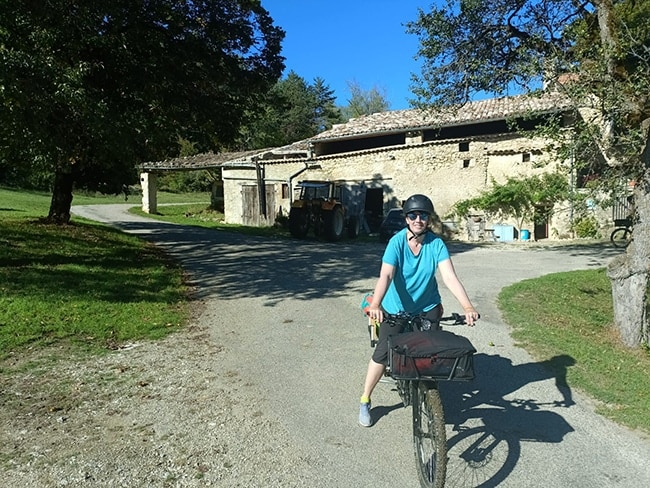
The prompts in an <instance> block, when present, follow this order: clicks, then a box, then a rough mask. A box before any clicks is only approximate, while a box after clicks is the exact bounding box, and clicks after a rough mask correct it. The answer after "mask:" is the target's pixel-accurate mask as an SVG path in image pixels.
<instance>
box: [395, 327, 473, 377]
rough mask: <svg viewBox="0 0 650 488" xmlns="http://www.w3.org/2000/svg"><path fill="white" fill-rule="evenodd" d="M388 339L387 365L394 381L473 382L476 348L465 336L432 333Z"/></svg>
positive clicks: (445, 332) (407, 333) (399, 335)
mask: <svg viewBox="0 0 650 488" xmlns="http://www.w3.org/2000/svg"><path fill="white" fill-rule="evenodd" d="M388 340H389V342H388V346H389V354H388V366H389V368H390V375H391V376H392V377H393V378H395V379H398V380H426V379H432V380H456V381H467V380H472V379H474V356H473V355H474V353H475V352H476V349H475V348H474V346H473V345H472V343H471V342H470V341H469V339H467V338H466V337H463V336H460V335H456V334H454V333H452V332H449V331H447V330H436V331H416V332H405V333H403V334H397V335H394V336H391V337H389V339H388Z"/></svg>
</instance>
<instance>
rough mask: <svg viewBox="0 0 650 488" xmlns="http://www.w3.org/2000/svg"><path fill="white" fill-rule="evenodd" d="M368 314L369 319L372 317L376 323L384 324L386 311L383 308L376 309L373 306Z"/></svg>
mask: <svg viewBox="0 0 650 488" xmlns="http://www.w3.org/2000/svg"><path fill="white" fill-rule="evenodd" d="M367 313H368V317H370V318H371V319H372V320H374V321H375V322H383V321H384V311H383V310H382V309H381V307H376V306H374V305H371V306H370V307H369V308H368V312H367Z"/></svg>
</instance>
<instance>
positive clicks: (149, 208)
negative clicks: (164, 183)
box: [140, 173, 158, 214]
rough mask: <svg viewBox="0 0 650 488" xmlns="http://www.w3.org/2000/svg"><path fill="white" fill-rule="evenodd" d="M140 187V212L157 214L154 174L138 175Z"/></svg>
mask: <svg viewBox="0 0 650 488" xmlns="http://www.w3.org/2000/svg"><path fill="white" fill-rule="evenodd" d="M140 186H141V187H142V211H143V212H146V213H149V214H155V213H157V212H158V201H157V192H158V179H157V177H156V174H155V173H140Z"/></svg>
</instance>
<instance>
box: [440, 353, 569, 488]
mask: <svg viewBox="0 0 650 488" xmlns="http://www.w3.org/2000/svg"><path fill="white" fill-rule="evenodd" d="M573 364H575V360H574V359H573V358H572V357H570V356H566V355H562V356H555V357H553V358H551V359H549V360H547V361H542V362H538V363H525V364H519V365H514V366H513V364H512V361H511V360H510V359H508V358H505V357H502V356H499V355H486V354H477V355H476V356H475V370H476V373H477V377H476V379H474V380H473V381H471V382H468V383H462V382H443V383H440V386H439V388H440V391H441V397H442V400H443V405H444V409H445V420H446V423H447V425H448V442H447V446H448V449H449V463H448V468H447V470H448V481H449V482H450V483H452V484H453V486H458V487H462V486H473V487H477V486H481V487H491V486H498V485H499V484H500V483H502V482H503V481H504V480H505V479H506V478H507V477H508V475H509V474H510V473H512V471H513V470H514V468H515V466H516V465H517V462H518V460H519V456H520V452H521V442H523V441H526V442H546V443H559V442H562V440H563V439H564V436H565V435H566V434H568V433H569V432H572V431H573V430H574V429H573V428H572V427H571V425H569V423H568V422H567V421H566V420H565V419H564V418H563V417H562V416H561V415H559V414H558V413H556V412H554V411H551V410H549V408H558V407H564V408H568V407H570V406H571V405H574V401H573V398H572V394H571V389H570V387H569V385H568V384H567V381H566V372H567V369H568V368H569V367H570V366H572V365H573ZM549 379H554V380H555V387H556V389H557V394H558V399H557V400H551V401H547V400H546V399H545V400H543V401H542V400H539V399H535V398H526V395H525V394H524V393H523V392H519V390H520V389H522V388H523V387H525V386H526V385H529V384H530V383H534V382H538V381H546V380H549ZM524 391H525V390H524ZM522 397H523V398H522ZM450 425H451V426H452V427H451V429H449V426H450ZM470 479H471V481H469V480H470ZM452 480H453V481H452ZM464 483H467V484H466V485H465V484H464Z"/></svg>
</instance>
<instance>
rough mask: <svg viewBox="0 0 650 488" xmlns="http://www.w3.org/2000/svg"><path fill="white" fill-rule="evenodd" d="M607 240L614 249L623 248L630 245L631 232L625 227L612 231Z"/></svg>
mask: <svg viewBox="0 0 650 488" xmlns="http://www.w3.org/2000/svg"><path fill="white" fill-rule="evenodd" d="M609 239H610V241H612V244H614V247H620V248H625V247H627V246H628V245H629V244H630V240H631V239H632V232H631V231H630V229H627V228H625V227H619V228H618V229H614V232H612V235H611V236H610V237H609Z"/></svg>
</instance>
